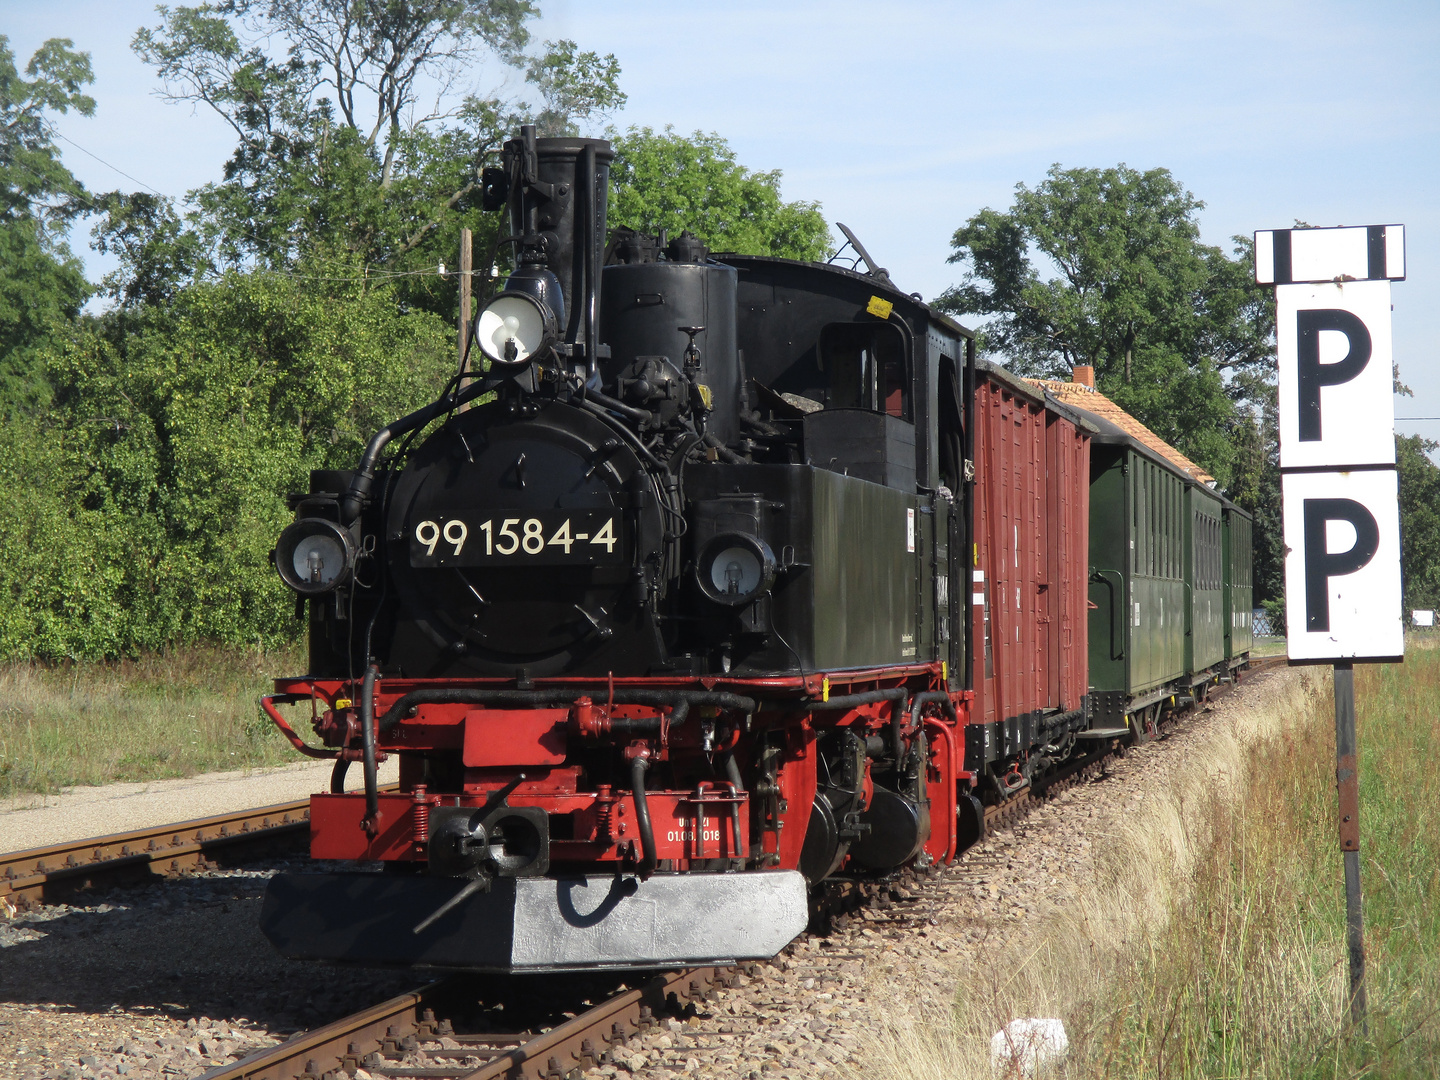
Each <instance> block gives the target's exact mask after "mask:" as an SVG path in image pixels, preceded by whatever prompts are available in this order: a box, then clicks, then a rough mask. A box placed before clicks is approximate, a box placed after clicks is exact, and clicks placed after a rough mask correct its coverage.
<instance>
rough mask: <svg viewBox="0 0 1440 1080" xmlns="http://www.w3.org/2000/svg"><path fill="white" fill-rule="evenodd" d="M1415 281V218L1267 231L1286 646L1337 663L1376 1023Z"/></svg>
mask: <svg viewBox="0 0 1440 1080" xmlns="http://www.w3.org/2000/svg"><path fill="white" fill-rule="evenodd" d="M1404 278H1405V227H1404V226H1403V225H1368V226H1365V227H1363V228H1342V229H1276V230H1273V231H1269V232H1257V233H1256V234H1255V281H1256V283H1257V284H1260V285H1274V286H1275V338H1276V353H1277V354H1278V359H1279V384H1280V385H1279V393H1280V487H1281V493H1282V502H1283V510H1282V514H1283V517H1284V523H1285V619H1286V623H1287V624H1288V626H1287V637H1288V639H1289V642H1288V646H1289V648H1288V651H1289V654H1290V662H1291V663H1292V664H1295V663H1300V664H1306V663H1334V665H1335V787H1336V792H1337V794H1338V796H1339V809H1340V821H1339V825H1340V850H1341V852H1342V858H1343V860H1344V864H1345V936H1346V945H1347V947H1348V948H1347V951H1348V952H1349V960H1350V1017H1351V1020H1352V1021H1353V1022H1354V1023H1355V1024H1357V1025H1359V1026H1360V1027H1361V1029H1362V1030H1364V1031H1366V1032H1367V1034H1368V1028H1367V1026H1366V1020H1365V996H1366V995H1365V933H1364V927H1365V916H1364V911H1363V904H1362V898H1361V893H1360V777H1359V768H1358V764H1357V762H1358V758H1357V756H1356V750H1355V666H1354V665H1355V661H1356V660H1371V661H1382V660H1391V661H1396V660H1401V659H1403V656H1402V654H1403V653H1404V651H1405V625H1404V621H1403V619H1404V615H1403V612H1402V611H1401V608H1400V503H1399V499H1398V497H1397V494H1398V485H1397V474H1396V471H1395V406H1394V398H1393V396H1392V373H1393V360H1392V358H1391V355H1390V282H1391V281H1402V280H1404Z"/></svg>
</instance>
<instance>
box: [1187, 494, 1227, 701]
mask: <svg viewBox="0 0 1440 1080" xmlns="http://www.w3.org/2000/svg"><path fill="white" fill-rule="evenodd" d="M1221 506H1222V500H1221V497H1220V496H1219V495H1217V494H1216V493H1215V492H1214V491H1213V490H1212V489H1210V488H1208V487H1206V486H1205V485H1203V484H1200V483H1196V482H1195V481H1193V480H1192V481H1190V482H1189V483H1187V484H1186V485H1185V532H1186V535H1185V593H1186V599H1187V603H1186V611H1185V668H1184V670H1185V672H1186V673H1187V675H1188V677H1189V681H1190V685H1192V686H1195V685H1198V684H1201V683H1204V682H1206V681H1208V679H1209V678H1210V676H1212V675H1214V674H1215V673H1216V672H1215V671H1213V670H1212V669H1216V668H1218V666H1219V665H1221V664H1222V663H1223V662H1224V660H1225V622H1226V620H1225V589H1224V578H1225V573H1224V562H1225V560H1224V542H1223V539H1222V525H1221V521H1220V510H1221Z"/></svg>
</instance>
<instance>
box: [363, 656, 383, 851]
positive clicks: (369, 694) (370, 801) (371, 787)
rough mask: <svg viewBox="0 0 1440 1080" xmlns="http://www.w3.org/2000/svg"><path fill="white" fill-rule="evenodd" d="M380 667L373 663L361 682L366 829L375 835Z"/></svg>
mask: <svg viewBox="0 0 1440 1080" xmlns="http://www.w3.org/2000/svg"><path fill="white" fill-rule="evenodd" d="M379 674H380V669H379V668H378V667H376V666H375V665H374V664H371V665H370V666H369V667H367V668H366V669H365V681H364V682H362V683H361V684H360V737H361V741H362V743H363V745H364V747H365V820H364V821H363V822H362V823H361V824H362V826H363V827H364V829H365V831H366V832H367V833H369V834H370V835H371V836H374V835H375V833H376V832H377V831H378V824H377V822H378V819H379V817H380V782H379V774H378V772H377V770H376V767H375V678H376V676H377V675H379Z"/></svg>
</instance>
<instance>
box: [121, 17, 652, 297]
mask: <svg viewBox="0 0 1440 1080" xmlns="http://www.w3.org/2000/svg"><path fill="white" fill-rule="evenodd" d="M159 10H160V13H161V17H162V20H163V21H162V23H161V25H159V26H157V27H153V28H145V29H142V30H140V31H139V32H138V33H137V34H136V36H135V41H134V48H135V51H136V52H137V53H138V54H139V55H140V57H141V58H142V59H144V60H145V61H147V62H148V63H151V64H153V65H154V66H155V69H156V71H157V73H158V74H159V76H160V77H161V79H162V80H163V83H164V86H165V91H164V92H165V94H166V96H167V97H169V98H170V99H171V100H173V101H186V102H192V103H197V104H203V105H205V106H206V107H208V108H210V109H212V110H214V111H215V112H216V113H217V114H218V115H220V116H221V117H223V118H224V119H225V121H226V122H227V123H228V124H229V125H230V126H231V127H232V128H233V130H234V132H235V135H236V139H237V143H236V148H235V152H234V154H233V155H232V156H231V158H230V160H229V161H228V162H227V163H226V166H225V178H224V180H222V181H221V182H219V183H213V184H208V185H206V186H205V187H203V188H201V189H199V190H198V191H196V192H193V193H191V197H192V199H193V201H194V204H195V210H194V211H193V212H192V213H191V214H190V215H189V217H188V222H187V225H188V227H189V229H190V230H192V231H193V232H194V233H195V234H196V235H197V236H198V237H200V239H201V241H202V242H201V243H200V244H199V245H198V246H197V247H195V248H194V249H193V250H192V249H185V248H183V247H177V245H176V244H175V243H174V242H172V241H171V240H167V239H165V238H163V237H162V242H161V243H160V244H158V245H157V244H156V243H154V242H152V240H151V239H150V238H149V237H148V236H144V235H135V230H134V228H133V227H134V226H135V225H136V224H137V218H136V216H135V215H134V214H133V213H132V214H131V215H130V216H129V217H128V218H127V217H126V216H125V215H124V214H120V215H119V219H118V220H112V221H111V222H110V223H107V225H106V226H105V227H104V229H103V230H102V231H103V233H104V239H105V240H106V242H112V241H111V240H110V238H111V237H113V238H114V241H113V242H116V243H120V244H121V247H122V253H124V254H126V255H127V256H128V254H129V253H131V252H132V251H133V252H135V253H136V254H137V257H139V258H140V260H141V261H142V262H143V261H144V260H143V257H144V256H147V255H158V256H160V258H159V265H160V267H161V269H162V270H164V271H165V274H168V279H167V278H166V277H165V274H160V275H157V274H155V273H152V272H150V270H149V269H141V268H136V269H129V270H127V271H126V272H125V273H124V274H122V275H121V279H120V280H119V281H118V282H117V284H118V285H120V286H121V288H122V290H124V289H128V290H129V291H130V295H131V296H132V297H133V296H134V295H135V294H136V292H137V290H138V292H139V293H140V294H146V295H149V294H153V293H154V292H155V285H154V283H155V282H156V280H157V278H159V279H163V280H168V281H170V282H173V281H175V280H177V278H183V277H184V276H186V273H187V267H185V266H184V265H176V266H170V265H169V263H170V258H169V257H170V256H172V255H176V254H179V255H182V256H184V258H185V259H188V260H189V261H190V263H191V264H192V265H191V267H190V268H189V271H191V272H192V276H193V269H194V268H195V265H198V266H199V268H200V269H213V268H236V267H245V266H249V265H260V266H265V267H269V268H271V269H283V270H294V269H296V268H297V267H298V265H299V264H300V263H301V262H302V261H305V262H307V263H309V264H310V267H311V271H312V272H313V273H315V274H316V275H317V276H324V275H325V274H326V273H328V274H330V275H332V276H338V275H341V274H350V273H357V272H358V273H361V274H365V273H373V272H379V273H380V274H381V275H385V274H404V275H409V276H408V277H407V278H406V279H404V280H400V281H398V282H397V285H398V288H399V290H400V293H401V296H402V299H404V300H405V301H406V302H407V303H410V304H412V305H419V306H421V307H424V308H426V309H428V310H434V311H437V312H440V313H442V314H445V315H446V316H447V317H448V316H449V315H450V314H452V313H453V306H454V302H455V285H454V282H453V279H451V280H444V279H441V278H439V277H437V276H435V275H429V276H425V275H424V274H423V271H424V270H425V269H432V268H434V267H435V266H436V265H437V264H439V263H442V262H443V263H453V261H454V253H455V250H456V246H457V239H458V234H459V230H460V229H461V228H462V227H469V228H471V229H472V230H474V232H475V233H476V240H477V243H478V244H479V245H480V246H481V250H484V249H485V246H486V245H488V243H489V242H490V241H492V240H493V239H494V237H495V236H496V235H498V233H497V230H498V229H499V228H500V227H501V223H500V222H499V221H498V218H497V217H496V216H495V215H488V216H487V215H482V213H481V211H480V207H479V202H480V198H479V196H480V179H479V172H480V168H481V165H482V163H483V162H484V161H485V160H486V159H487V157H489V156H491V155H493V154H494V153H495V152H497V151H498V149H499V146H500V144H501V142H503V140H504V139H505V138H507V137H508V136H509V135H510V134H511V133H512V132H513V131H514V129H515V128H516V127H517V126H518V124H519V123H521V122H522V121H523V120H524V119H525V118H526V117H527V116H528V115H532V114H535V113H538V114H539V117H540V119H541V120H542V122H543V123H544V124H545V125H546V126H547V128H550V129H553V130H554V131H556V132H560V131H568V130H573V129H575V128H576V127H577V125H578V124H580V123H582V122H584V121H586V120H587V119H588V118H590V117H592V116H594V115H599V114H603V113H604V112H606V111H608V110H611V109H614V108H617V107H619V106H620V105H622V104H623V103H624V95H623V94H622V93H621V92H620V90H619V87H618V84H617V80H618V76H619V65H618V64H617V63H616V61H615V58H614V57H613V56H607V57H603V58H602V57H600V56H598V55H597V54H595V53H593V52H584V51H581V50H580V49H579V48H578V47H577V46H576V44H575V43H574V42H570V41H560V42H547V43H546V45H545V51H544V52H543V53H541V54H540V55H539V56H530V55H528V54H527V53H526V52H525V49H526V47H527V46H528V45H529V41H530V35H529V29H528V24H529V22H530V21H531V20H532V19H533V18H534V17H535V16H536V15H537V13H538V12H537V10H536V8H535V5H534V4H532V3H530V2H529V0H267V2H258V0H228V2H227V3H224V4H221V5H218V6H216V5H211V4H202V5H200V6H198V7H177V8H174V9H170V8H164V7H162V8H160V9H159ZM282 48H283V51H282ZM487 59H488V60H493V61H496V62H498V63H499V64H501V65H502V66H509V67H514V68H519V69H521V70H523V71H525V72H526V75H527V78H528V79H529V80H530V81H531V82H532V83H533V84H534V87H535V90H536V93H537V94H538V96H539V97H540V99H541V101H542V104H541V105H539V106H533V107H532V106H529V105H526V104H524V103H521V102H514V101H505V100H502V99H501V98H500V97H498V96H495V95H491V96H488V97H486V96H481V95H479V94H475V93H459V92H457V88H460V87H462V84H463V83H465V82H466V81H467V80H468V79H470V78H472V72H473V70H474V68H475V66H476V65H478V64H480V63H481V62H482V61H484V60H487ZM426 87H429V88H430V89H431V90H432V91H433V97H427V96H424V95H423V94H422V89H424V88H426ZM121 209H125V208H123V207H122V208H121ZM141 223H143V222H141ZM122 239H123V242H122ZM182 262H183V260H182ZM327 266H328V270H327ZM417 272H421V273H417ZM147 279H148V280H150V281H151V282H152V284H151V285H148V286H147V285H141V284H137V283H141V282H144V281H146V280H147ZM163 280H161V284H162V285H163Z"/></svg>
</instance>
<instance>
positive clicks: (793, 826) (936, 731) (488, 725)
mask: <svg viewBox="0 0 1440 1080" xmlns="http://www.w3.org/2000/svg"><path fill="white" fill-rule="evenodd" d="M941 686H943V676H942V670H941V668H940V665H938V664H935V665H919V666H906V667H894V668H883V669H875V670H869V671H847V672H834V673H830V674H828V675H827V674H815V675H808V676H805V677H803V678H767V679H730V678H708V677H707V678H703V679H698V680H693V679H692V680H677V679H662V678H615V679H613V680H603V679H602V680H596V679H593V678H587V679H537V680H535V684H534V689H535V690H536V691H549V692H552V693H553V692H554V691H558V690H566V689H570V688H573V689H574V691H575V698H574V700H573V701H571V702H570V703H569V704H547V705H546V706H544V707H538V708H514V707H504V708H500V707H492V706H489V705H475V704H426V703H421V704H419V705H417V706H415V707H414V708H413V709H409V710H407V712H408V714H409V715H407V716H405V717H403V718H401V719H399V721H398V723H395V724H394V725H393V726H391V727H390V728H389V729H388V730H383V733H381V734H380V735H379V736H378V739H377V750H378V751H379V756H380V758H381V759H383V758H384V757H386V756H388V755H390V754H399V755H400V785H399V789H398V790H389V791H382V792H380V794H379V815H378V818H377V820H376V822H375V824H374V829H373V834H372V830H369V829H367V828H366V822H365V817H366V800H365V794H364V792H363V791H353V792H347V793H345V794H318V795H315V796H313V797H312V798H311V804H310V805H311V810H310V833H311V851H310V853H311V855H312V857H314V858H318V859H360V860H388V861H410V862H415V861H424V860H425V859H426V842H427V839H428V829H429V819H430V813H431V811H432V809H433V808H435V807H437V806H475V807H480V806H482V805H484V804H485V803H486V800H487V798H488V797H489V796H491V795H492V794H493V793H495V792H496V791H498V790H499V789H500V788H502V787H504V786H505V785H506V784H508V783H509V782H511V781H512V780H514V779H515V777H516V776H517V775H519V774H521V773H523V774H524V777H525V779H524V780H523V781H521V782H520V783H519V784H518V786H516V787H515V788H514V790H513V792H512V793H511V794H510V796H509V799H508V805H510V806H513V807H538V808H543V809H544V811H545V813H546V814H547V815H548V817H549V821H550V823H551V827H550V860H551V863H552V865H553V864H563V865H567V866H576V867H584V866H586V865H597V864H608V865H610V866H614V864H616V863H622V864H634V863H636V862H637V861H638V859H639V850H638V849H639V845H640V840H639V830H638V828H637V823H636V817H635V801H634V796H633V795H632V794H631V792H630V790H629V788H628V785H627V784H625V783H624V782H623V781H620V780H619V779H618V777H620V776H621V775H622V772H621V771H620V770H618V769H614V768H612V767H610V765H607V766H606V767H605V768H602V769H600V770H599V772H600V773H604V774H605V775H610V776H612V778H616V779H615V782H612V783H600V782H597V781H596V780H595V779H593V777H594V776H596V775H598V774H597V773H596V772H595V771H593V769H592V766H593V765H594V764H595V763H596V762H597V761H604V762H608V763H611V765H613V763H617V762H619V761H621V759H624V760H625V761H628V760H630V759H632V758H634V757H637V756H639V757H646V758H648V759H649V761H650V764H651V768H652V772H653V774H654V775H655V777H656V783H655V787H654V788H653V789H650V790H647V791H646V793H645V794H646V801H647V803H648V806H649V813H650V817H651V820H652V823H653V831H654V837H655V856H656V858H657V859H659V860H660V861H661V867H662V868H663V869H671V870H690V869H699V868H702V867H704V868H708V869H714V868H715V864H714V863H713V862H710V860H715V859H726V860H729V859H744V860H747V861H748V864H749V865H750V866H752V867H763V866H770V867H780V868H783V869H796V868H797V867H798V866H799V862H800V853H801V848H802V845H803V843H804V840H805V831H806V827H807V825H808V823H809V820H810V813H811V805H812V802H813V801H814V799H815V793H816V786H817V756H818V755H817V754H816V753H815V750H814V744H815V741H816V739H817V738H819V737H821V736H823V735H824V733H825V732H826V731H828V730H831V729H834V728H841V727H848V728H850V729H851V730H852V731H854V732H855V733H856V734H857V735H860V736H862V737H864V736H882V737H884V738H887V739H889V738H891V737H892V736H891V733H892V732H893V730H894V722H895V718H894V716H893V715H892V710H895V709H896V708H897V705H896V703H894V702H891V701H881V702H876V703H873V704H866V705H860V706H858V707H853V708H837V709H833V710H825V709H823V708H822V709H819V710H816V709H814V707H813V705H812V706H811V708H810V709H809V710H807V708H806V703H807V702H810V703H813V702H816V701H822V702H824V701H828V700H829V699H831V698H835V697H840V696H844V695H853V694H861V693H865V692H867V691H871V690H887V689H895V688H904V689H907V690H908V691H909V692H910V693H911V694H912V695H913V694H917V693H920V692H923V691H930V690H936V689H939V688H940V687H941ZM275 689H276V693H275V695H274V696H273V697H269V698H265V699H264V700H263V705H264V707H265V710H266V712H267V713H268V714H269V715H270V717H271V719H272V720H273V721H274V722H275V723H276V724H277V726H279V727H280V729H281V730H282V731H283V732H284V733H285V735H286V737H287V738H289V739H290V741H291V742H292V743H293V744H294V745H295V746H296V748H297V749H300V750H301V751H302V752H304V753H306V754H308V755H310V756H312V757H325V758H341V759H344V760H347V761H359V760H360V759H361V757H362V751H361V750H360V749H358V747H359V746H360V742H361V740H360V737H359V733H360V709H359V707H358V702H357V701H356V700H355V699H356V698H358V697H359V694H360V684H359V683H358V681H357V682H350V681H337V680H325V679H278V680H276V683H275ZM442 689H443V690H456V689H466V690H508V691H514V689H515V684H514V683H513V682H502V681H498V680H466V681H456V680H449V679H447V680H443V681H442V680H424V679H385V680H382V681H380V682H377V684H376V689H375V716H376V718H377V729H383V728H384V723H383V722H384V720H385V717H386V713H387V712H388V711H389V709H390V707H391V706H392V705H393V704H394V703H395V702H396V701H397V700H398V699H399V698H400V697H401V696H403V695H405V694H408V693H411V692H412V691H425V690H442ZM527 689H529V688H527ZM637 690H640V691H692V692H695V691H705V692H709V691H719V692H727V693H732V694H738V695H744V696H746V697H750V698H752V699H754V700H755V701H756V702H757V703H758V706H759V707H758V709H757V711H756V712H754V713H753V714H751V715H750V716H749V717H748V722H747V716H746V715H745V714H744V713H741V712H736V711H733V710H725V709H717V708H696V709H694V710H692V711H691V714H690V716H689V717H687V718H686V719H685V721H684V722H683V723H679V724H676V725H674V726H673V727H672V726H670V725H669V723H668V720H669V717H670V715H671V713H672V712H673V709H672V708H670V707H666V706H657V705H624V704H610V702H613V701H614V698H615V696H616V695H617V694H618V695H619V696H621V697H623V696H624V692H625V691H637ZM972 697H973V695H972V694H971V693H970V692H969V691H959V692H952V693H951V694H950V700H951V702H952V703H953V704H954V706H955V715H956V718H957V720H958V723H957V722H956V721H952V720H951V719H949V718H947V717H946V716H944V715H942V708H941V707H940V706H939V705H926V706H925V707H924V710H923V715H922V717H921V721H920V726H921V727H922V728H923V730H924V735H925V739H926V752H927V755H928V761H927V768H926V791H927V795H928V798H929V800H930V822H931V825H930V836H929V839H928V840H927V841H926V842H925V846H924V851H925V854H926V855H927V856H928V857H929V858H930V859H932V860H934V861H938V862H948V861H950V860H952V859H953V858H954V857H955V854H956V850H955V849H956V800H957V795H958V794H959V793H963V792H965V791H968V790H969V789H970V787H971V786H972V783H973V777H972V774H971V773H969V772H967V771H965V769H964V732H963V730H961V728H962V726H963V725H964V724H965V723H966V722H967V720H968V717H969V713H970V704H971V700H972ZM306 701H308V702H310V703H311V722H312V724H313V726H314V728H315V730H316V732H317V733H318V734H319V735H320V737H321V738H322V740H323V741H324V742H325V744H326V748H325V749H319V748H316V747H312V746H308V745H306V743H305V742H304V740H303V739H302V738H301V737H300V736H299V735H298V734H297V733H296V732H295V731H294V729H293V728H292V727H291V725H290V724H289V723H288V722H287V721H286V719H285V717H284V716H282V714H281V713H280V712H279V711H278V710H277V709H276V708H275V705H276V704H278V703H297V702H306ZM625 720H630V721H635V720H642V721H643V720H648V721H650V724H649V729H650V730H649V733H647V734H643V735H636V734H630V733H622V732H621V731H619V730H616V729H617V728H627V727H628V728H629V729H631V730H633V728H634V727H635V726H636V725H633V724H631V725H625V724H623V723H616V722H618V721H625ZM910 723H911V717H910V714H909V712H908V711H906V712H905V713H904V715H903V717H902V718H901V724H902V728H903V732H902V734H903V737H904V738H905V739H906V740H907V742H908V741H909V740H911V739H913V738H914V737H915V735H916V731H914V730H912V729H911V726H910ZM642 726H643V725H642ZM657 728H658V730H656V729H657ZM707 740H708V743H709V745H708V747H707V745H706V743H707ZM762 743H763V744H766V745H768V746H770V747H778V748H779V753H778V755H775V756H774V758H773V775H774V781H773V783H772V782H770V779H769V774H767V773H762V772H760V771H758V770H757V769H756V768H755V766H754V762H755V761H756V760H757V752H758V751H759V749H760V748H761V746H762ZM732 752H733V753H734V754H735V757H736V760H737V762H744V763H745V765H744V766H743V767H742V769H741V772H742V775H743V787H744V790H738V789H737V788H736V786H735V785H734V784H733V783H731V782H729V781H728V780H726V779H725V774H724V773H723V772H721V771H718V770H717V769H715V767H714V764H713V763H714V762H715V761H716V760H719V758H720V756H721V755H724V754H727V753H732ZM427 759H429V761H430V762H431V763H432V772H431V773H430V774H427V772H426V761H427ZM456 759H458V762H457V761H456ZM437 761H441V762H445V763H446V764H447V766H448V768H447V771H446V772H445V775H446V776H448V777H450V778H451V779H450V781H449V782H447V783H445V784H444V787H445V790H431V787H433V786H435V785H433V784H427V783H426V777H427V775H433V763H435V762H437ZM866 767H867V776H866V778H865V790H866V796H867V801H868V798H869V791H870V786H871V783H870V778H869V776H868V769H869V762H868V760H867V763H866ZM661 777H671V778H672V783H671V785H670V786H669V787H667V786H665V785H664V784H662V783H661V781H660V778H661ZM674 778H684V783H683V786H682V785H681V784H680V783H678V782H676V780H675V779H674ZM697 822H698V824H697ZM736 865H737V866H738V865H739V864H736Z"/></svg>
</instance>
